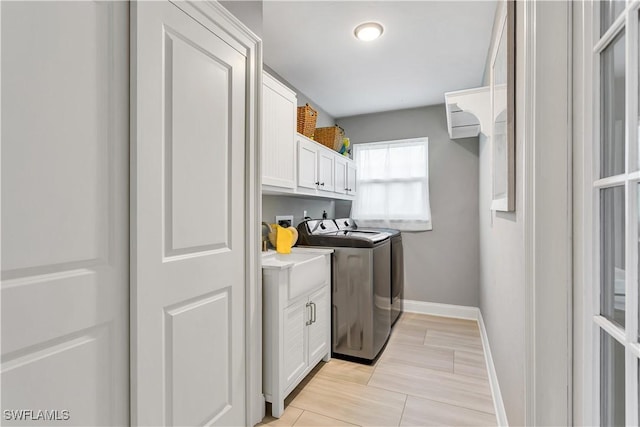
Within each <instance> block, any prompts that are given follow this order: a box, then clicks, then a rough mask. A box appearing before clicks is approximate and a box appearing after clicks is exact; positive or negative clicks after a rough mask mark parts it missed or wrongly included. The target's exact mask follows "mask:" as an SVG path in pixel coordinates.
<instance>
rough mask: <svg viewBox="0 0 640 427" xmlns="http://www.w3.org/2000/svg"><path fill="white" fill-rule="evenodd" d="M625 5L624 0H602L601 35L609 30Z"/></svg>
mask: <svg viewBox="0 0 640 427" xmlns="http://www.w3.org/2000/svg"><path fill="white" fill-rule="evenodd" d="M624 7H625V1H624V0H602V1H601V2H600V35H602V34H604V33H606V32H607V30H608V29H609V27H610V26H611V24H613V21H615V20H616V18H617V17H618V16H619V15H620V13H621V12H622V11H623V10H624Z"/></svg>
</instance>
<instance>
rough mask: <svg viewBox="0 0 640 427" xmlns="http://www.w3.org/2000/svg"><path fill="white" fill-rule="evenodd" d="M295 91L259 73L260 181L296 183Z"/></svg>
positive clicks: (288, 185)
mask: <svg viewBox="0 0 640 427" xmlns="http://www.w3.org/2000/svg"><path fill="white" fill-rule="evenodd" d="M296 106H297V100H296V94H295V93H294V92H293V91H291V90H290V89H289V88H288V87H286V86H285V85H283V84H282V83H280V82H279V81H277V80H276V79H274V78H273V77H271V76H270V75H269V74H267V73H263V92H262V184H263V185H267V186H273V187H281V188H287V189H292V190H293V189H294V188H295V187H296V152H295V132H296Z"/></svg>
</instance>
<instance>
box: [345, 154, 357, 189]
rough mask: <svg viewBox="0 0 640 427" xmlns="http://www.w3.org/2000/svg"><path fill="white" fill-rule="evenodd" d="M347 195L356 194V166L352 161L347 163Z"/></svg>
mask: <svg viewBox="0 0 640 427" xmlns="http://www.w3.org/2000/svg"><path fill="white" fill-rule="evenodd" d="M346 190H347V194H348V195H351V196H353V195H355V194H356V165H355V163H354V162H353V160H348V161H347V186H346Z"/></svg>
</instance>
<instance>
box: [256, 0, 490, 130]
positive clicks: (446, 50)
mask: <svg viewBox="0 0 640 427" xmlns="http://www.w3.org/2000/svg"><path fill="white" fill-rule="evenodd" d="M496 4H497V3H496V1H495V0H487V1H478V0H476V1H451V0H449V1H317V0H316V1H310V0H307V1H269V0H265V1H264V3H263V40H264V62H265V63H266V64H267V65H268V66H269V67H271V68H272V69H274V70H275V71H276V72H277V73H278V74H280V75H281V76H282V77H283V78H285V79H286V80H288V81H289V82H290V83H291V84H292V85H293V86H295V87H296V88H298V90H300V91H301V92H303V93H304V94H306V95H307V96H308V97H310V98H311V99H312V100H313V101H314V102H315V103H316V105H317V106H319V107H321V108H323V109H324V110H325V111H326V112H327V113H329V114H331V115H332V116H334V117H336V118H339V117H347V116H352V115H358V114H365V113H372V112H379V111H389V110H397V109H403V108H412V107H419V106H425V105H434V104H441V103H443V102H444V93H445V92H449V91H453V90H461V89H468V88H472V87H478V86H481V84H482V77H483V74H484V66H485V61H486V58H487V51H488V49H489V44H490V39H491V29H492V26H493V18H494V13H495V8H496ZM365 21H377V22H380V23H381V24H383V26H384V34H383V35H382V37H380V38H379V39H378V40H375V41H373V42H368V43H365V42H361V41H358V40H356V39H355V37H354V36H353V29H354V28H355V27H356V26H357V25H358V24H360V23H362V22H365Z"/></svg>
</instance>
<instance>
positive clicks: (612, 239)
mask: <svg viewBox="0 0 640 427" xmlns="http://www.w3.org/2000/svg"><path fill="white" fill-rule="evenodd" d="M624 209H625V202H624V187H612V188H605V189H604V190H600V314H602V315H603V316H605V317H607V318H608V319H610V320H612V321H614V322H616V323H618V324H619V325H620V326H622V327H624V312H625V286H624V285H625V264H624V262H625V260H624V254H625V241H624V240H625V234H624V233H625V230H624V228H625V225H624Z"/></svg>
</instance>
